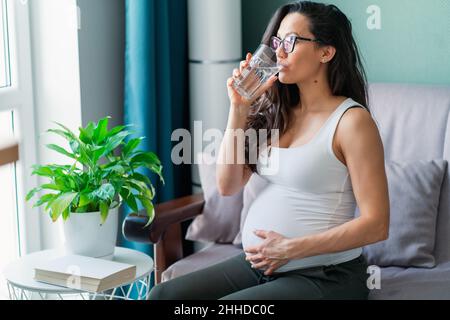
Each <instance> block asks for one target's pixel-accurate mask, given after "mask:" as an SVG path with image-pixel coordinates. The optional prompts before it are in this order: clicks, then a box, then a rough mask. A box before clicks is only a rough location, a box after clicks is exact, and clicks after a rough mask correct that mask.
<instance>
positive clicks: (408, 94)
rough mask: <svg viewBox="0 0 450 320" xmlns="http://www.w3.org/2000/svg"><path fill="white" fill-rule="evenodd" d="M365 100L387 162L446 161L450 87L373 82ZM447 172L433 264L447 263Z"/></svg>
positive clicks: (449, 224) (449, 196)
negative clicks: (377, 130) (379, 136)
mask: <svg viewBox="0 0 450 320" xmlns="http://www.w3.org/2000/svg"><path fill="white" fill-rule="evenodd" d="M369 100H370V101H369V107H370V112H371V113H372V117H373V118H374V119H375V122H376V123H377V125H378V129H379V131H380V134H381V138H382V140H383V146H384V152H385V159H386V160H387V161H389V160H393V161H412V160H433V159H445V160H449V158H450V121H449V119H450V118H449V114H450V87H445V86H423V85H405V84H382V83H377V84H371V85H370V86H369ZM449 173H450V172H449V168H447V173H446V176H445V178H444V182H443V185H442V190H441V195H440V201H439V211H438V218H437V230H436V244H435V258H436V262H437V263H441V262H444V261H450V245H449V244H450V185H449V184H450V180H449V178H450V177H449ZM405 223H407V222H405Z"/></svg>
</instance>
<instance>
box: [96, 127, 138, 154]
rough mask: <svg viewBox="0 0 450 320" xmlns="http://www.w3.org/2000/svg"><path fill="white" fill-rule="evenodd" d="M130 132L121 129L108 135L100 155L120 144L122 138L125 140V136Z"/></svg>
mask: <svg viewBox="0 0 450 320" xmlns="http://www.w3.org/2000/svg"><path fill="white" fill-rule="evenodd" d="M130 134H131V133H129V132H128V131H122V132H119V133H118V134H116V135H114V136H112V137H110V138H109V139H108V142H107V143H106V145H105V151H104V152H103V154H102V156H104V155H107V154H109V153H111V152H112V151H113V150H114V149H116V148H117V147H118V146H120V144H121V143H122V142H123V140H125V138H126V137H128V136H129V135H130Z"/></svg>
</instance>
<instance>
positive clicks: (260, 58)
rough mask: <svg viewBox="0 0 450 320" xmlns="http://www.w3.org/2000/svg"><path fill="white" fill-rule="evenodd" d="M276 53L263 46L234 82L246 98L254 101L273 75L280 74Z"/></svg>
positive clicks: (234, 85)
mask: <svg viewBox="0 0 450 320" xmlns="http://www.w3.org/2000/svg"><path fill="white" fill-rule="evenodd" d="M280 69H281V67H280V66H279V65H278V64H277V54H276V52H275V51H274V50H273V49H272V48H270V47H269V46H267V45H265V44H261V45H260V46H259V47H258V49H257V50H256V52H255V53H254V54H253V56H252V58H251V60H250V63H249V64H248V66H247V67H246V68H245V69H244V70H242V72H241V75H240V76H239V77H238V78H236V79H235V80H234V83H233V87H234V89H235V90H236V91H237V92H238V93H239V94H240V95H241V96H242V97H244V98H246V99H248V100H252V99H253V98H254V96H255V94H256V93H257V92H258V90H259V88H261V86H262V85H263V84H264V83H266V82H267V80H269V79H270V77H272V76H273V75H275V74H277V73H278V72H280Z"/></svg>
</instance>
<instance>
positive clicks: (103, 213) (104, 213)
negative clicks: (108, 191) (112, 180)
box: [100, 201, 109, 224]
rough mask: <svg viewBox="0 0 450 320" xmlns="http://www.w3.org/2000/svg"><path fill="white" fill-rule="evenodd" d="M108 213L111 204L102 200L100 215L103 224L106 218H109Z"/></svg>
mask: <svg viewBox="0 0 450 320" xmlns="http://www.w3.org/2000/svg"><path fill="white" fill-rule="evenodd" d="M108 213H109V205H108V204H107V203H106V202H104V201H102V202H100V215H101V218H102V224H104V223H105V222H106V219H107V218H108Z"/></svg>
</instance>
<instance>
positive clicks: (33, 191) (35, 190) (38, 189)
mask: <svg viewBox="0 0 450 320" xmlns="http://www.w3.org/2000/svg"><path fill="white" fill-rule="evenodd" d="M41 190H42V188H34V189H33V190H31V191H30V192H28V194H27V196H26V197H25V200H26V201H30V200H31V198H33V197H34V195H35V194H36V193H38V192H39V191H41Z"/></svg>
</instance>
